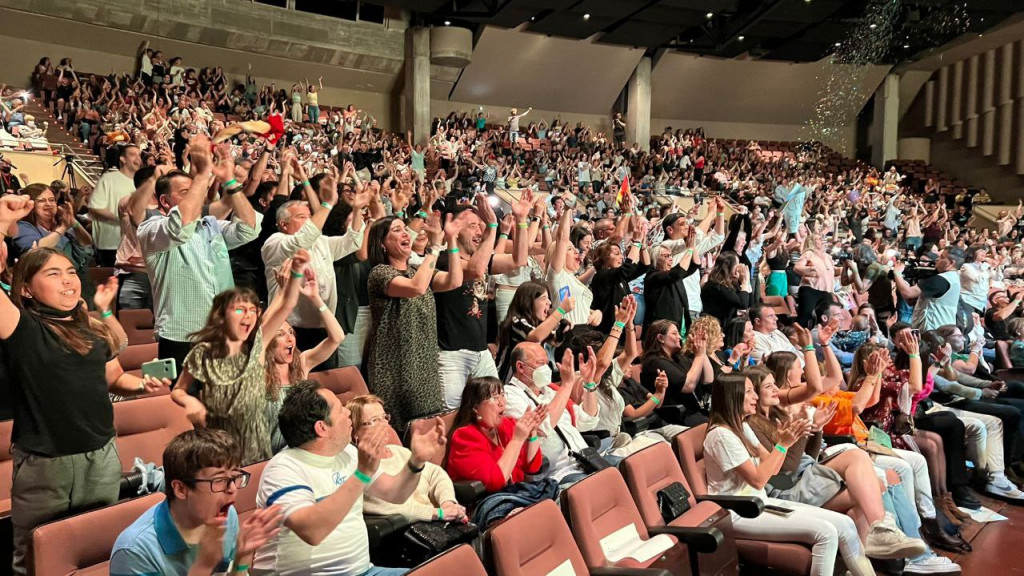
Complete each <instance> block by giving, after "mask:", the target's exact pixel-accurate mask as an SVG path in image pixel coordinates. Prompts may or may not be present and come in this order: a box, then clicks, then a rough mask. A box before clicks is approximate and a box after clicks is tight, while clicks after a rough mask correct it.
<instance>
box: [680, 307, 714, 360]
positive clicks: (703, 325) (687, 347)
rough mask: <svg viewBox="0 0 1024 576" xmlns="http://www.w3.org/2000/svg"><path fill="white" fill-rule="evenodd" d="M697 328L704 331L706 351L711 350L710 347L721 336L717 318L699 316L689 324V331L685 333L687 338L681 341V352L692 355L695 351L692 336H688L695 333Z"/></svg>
mask: <svg viewBox="0 0 1024 576" xmlns="http://www.w3.org/2000/svg"><path fill="white" fill-rule="evenodd" d="M698 330H703V331H704V336H705V340H704V341H705V342H707V346H708V349H707V351H708V352H711V351H712V350H711V347H712V346H713V345H714V344H715V342H718V339H719V338H721V337H722V325H721V324H719V323H718V318H715V317H714V316H701V317H700V318H697V321H696V322H694V323H693V324H691V325H690V332H689V333H687V335H686V336H687V338H686V340H685V341H684V342H683V354H691V355H692V354H694V353H695V352H696V351H695V349H694V346H693V338H690V336H692V335H693V334H696V333H697V331H698Z"/></svg>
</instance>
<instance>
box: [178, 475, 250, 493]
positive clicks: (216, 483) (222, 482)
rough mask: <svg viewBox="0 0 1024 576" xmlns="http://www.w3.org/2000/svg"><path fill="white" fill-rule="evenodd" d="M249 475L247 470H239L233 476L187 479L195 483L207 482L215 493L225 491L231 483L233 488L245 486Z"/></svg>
mask: <svg viewBox="0 0 1024 576" xmlns="http://www.w3.org/2000/svg"><path fill="white" fill-rule="evenodd" d="M251 477H252V474H249V473H248V472H239V473H238V474H236V475H234V476H227V477H224V478H193V479H191V480H189V482H192V483H193V484H197V483H199V482H209V484H210V492H214V493H216V492H227V491H228V486H230V485H231V484H234V485H235V488H238V489H242V488H245V487H246V486H248V485H249V478H251Z"/></svg>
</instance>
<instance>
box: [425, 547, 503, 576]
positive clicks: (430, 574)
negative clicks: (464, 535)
mask: <svg viewBox="0 0 1024 576" xmlns="http://www.w3.org/2000/svg"><path fill="white" fill-rule="evenodd" d="M455 574H458V575H459V576H487V570H485V569H484V564H483V562H481V561H480V557H479V556H477V555H476V552H474V551H473V547H472V546H470V545H469V544H463V545H461V546H456V547H455V548H452V549H450V550H448V551H447V552H444V553H443V554H441V555H439V556H436V557H434V558H432V559H430V560H428V561H427V562H425V563H423V564H420V565H419V566H417V567H416V568H413V569H412V571H410V572H409V576H453V575H455Z"/></svg>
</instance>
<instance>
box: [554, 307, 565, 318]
mask: <svg viewBox="0 0 1024 576" xmlns="http://www.w3.org/2000/svg"><path fill="white" fill-rule="evenodd" d="M555 312H558V313H559V314H561V315H562V316H565V314H566V312H565V310H562V307H561V306H559V307H558V308H555Z"/></svg>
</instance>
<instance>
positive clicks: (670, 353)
mask: <svg viewBox="0 0 1024 576" xmlns="http://www.w3.org/2000/svg"><path fill="white" fill-rule="evenodd" d="M682 349H683V339H682V337H681V336H680V335H679V327H678V326H676V323H675V322H672V321H670V320H658V321H656V322H654V323H653V324H651V326H650V328H649V329H646V330H645V331H644V352H643V355H642V356H641V357H640V362H641V370H640V383H641V384H643V385H644V388H647V390H648V391H650V392H652V393H653V392H656V390H657V386H656V385H655V384H656V380H657V378H658V375H659V373H664V374H665V375H666V376H667V377H668V388H667V389H666V391H665V405H666V406H679V407H680V408H681V411H680V413H679V414H678V415H674V416H670V414H669V413H668V412H665V413H664V414H663V417H664V418H665V419H666V420H668V421H669V422H671V423H672V424H681V425H683V426H697V425H699V424H703V423H704V422H707V421H708V418H707V416H706V412H705V408H704V407H703V406H701V404H700V401H699V400H698V395H697V394H696V390H697V386H698V384H699V380H700V378H701V375H702V374H703V370H704V365H703V364H702V363H696V364H694V365H692V366H691V367H689V370H688V369H687V368H686V367H684V366H683V365H682V362H681V359H680V358H679V353H680V352H681V351H682ZM691 372H692V373H693V374H692V377H691V374H690V373H691Z"/></svg>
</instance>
